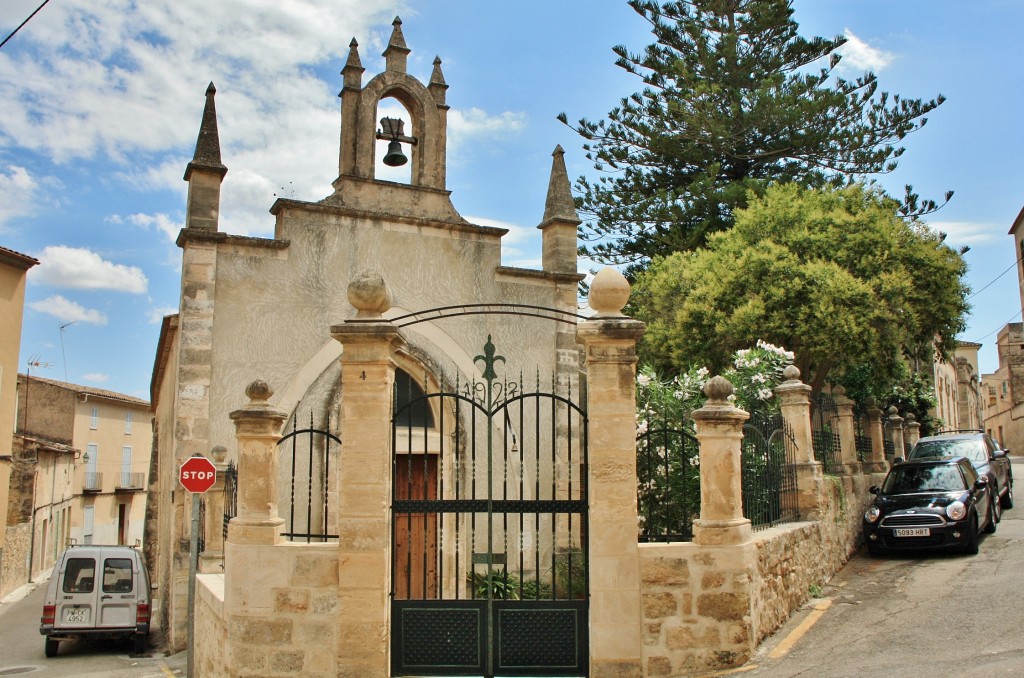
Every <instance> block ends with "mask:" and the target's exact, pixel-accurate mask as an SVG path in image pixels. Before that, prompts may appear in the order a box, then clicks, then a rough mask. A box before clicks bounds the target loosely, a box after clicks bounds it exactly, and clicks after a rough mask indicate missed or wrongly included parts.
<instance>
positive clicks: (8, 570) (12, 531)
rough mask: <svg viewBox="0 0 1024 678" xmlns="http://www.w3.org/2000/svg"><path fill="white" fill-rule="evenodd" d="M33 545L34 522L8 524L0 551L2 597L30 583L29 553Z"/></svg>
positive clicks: (0, 593)
mask: <svg viewBox="0 0 1024 678" xmlns="http://www.w3.org/2000/svg"><path fill="white" fill-rule="evenodd" d="M31 545H32V524H31V523H21V524H20V525H8V526H7V529H6V534H5V541H4V548H3V550H2V551H0V598H2V597H4V596H6V595H7V594H8V593H10V592H11V591H13V590H14V589H16V588H18V587H19V586H22V585H23V584H26V583H28V553H29V549H30V548H31Z"/></svg>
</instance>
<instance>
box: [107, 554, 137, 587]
mask: <svg viewBox="0 0 1024 678" xmlns="http://www.w3.org/2000/svg"><path fill="white" fill-rule="evenodd" d="M131 590H132V561H131V560H130V559H128V558H107V559H106V560H104V561H103V592H104V593H128V592H130V591H131Z"/></svg>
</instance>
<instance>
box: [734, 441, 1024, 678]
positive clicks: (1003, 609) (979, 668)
mask: <svg viewBox="0 0 1024 678" xmlns="http://www.w3.org/2000/svg"><path fill="white" fill-rule="evenodd" d="M1014 462H1015V463H1014V466H1015V468H1017V469H1019V472H1018V474H1017V475H1018V488H1019V490H1020V492H1019V493H1018V497H1017V501H1018V505H1017V507H1016V508H1014V509H1011V510H1009V511H1006V512H1004V513H1003V520H1002V522H1001V523H999V526H998V529H997V531H996V533H995V534H991V535H986V536H984V537H983V538H982V539H981V544H980V548H981V552H980V553H979V554H978V555H976V556H964V555H954V554H928V555H921V556H917V555H915V556H887V557H883V558H872V557H870V556H868V555H867V554H866V553H865V552H863V551H862V552H860V553H858V554H857V555H856V556H854V558H853V559H851V560H850V562H849V563H847V565H846V567H844V568H843V570H841V571H840V572H839V573H838V574H837V575H836V576H835V577H833V578H832V581H830V582H828V583H827V584H826V585H825V586H823V587H822V594H821V598H820V599H818V600H813V601H811V602H810V603H809V604H808V605H805V606H804V608H803V609H801V610H800V611H798V612H797V613H796V614H794V615H793V616H792V617H791V618H790V620H789V621H788V622H787V623H786V624H785V625H784V626H783V628H782V629H780V630H779V631H778V632H776V633H775V635H774V636H772V637H771V638H769V639H767V640H766V641H765V642H764V643H762V645H761V647H760V648H759V649H758V651H757V653H756V655H755V656H754V658H753V659H752V660H751V661H750V662H749V663H748V664H747V665H745V666H743V667H741V668H740V669H737V670H734V671H731V672H721V673H719V674H716V675H728V674H739V673H743V675H744V676H750V677H751V678H754V677H757V678H795V677H796V676H801V677H815V678H817V677H819V676H820V677H826V676H827V677H828V678H845V677H847V676H851V677H852V676H857V677H861V676H872V677H877V678H920V677H922V676H927V677H928V678H944V677H946V676H959V677H964V678H970V677H973V676H978V677H981V676H985V677H986V678H987V677H991V676H1024V485H1022V484H1020V483H1021V482H1024V481H1022V480H1021V479H1022V478H1024V459H1021V458H1018V459H1015V460H1014ZM815 608H820V609H818V610H815ZM816 618H817V619H816ZM815 619H816V620H815ZM808 624H810V627H809V630H807V629H806V627H807V625H808ZM787 647H789V648H790V649H789V650H788V651H786V648H787ZM780 654H781V656H779V655H780Z"/></svg>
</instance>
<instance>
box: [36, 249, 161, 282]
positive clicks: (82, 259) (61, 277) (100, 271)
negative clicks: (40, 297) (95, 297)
mask: <svg viewBox="0 0 1024 678" xmlns="http://www.w3.org/2000/svg"><path fill="white" fill-rule="evenodd" d="M38 258H39V265H38V266H36V267H35V268H32V269H30V270H29V276H31V280H32V282H33V283H36V284H43V285H52V286H54V287H65V288H70V289H84V290H115V291H118V292H130V293H133V294H143V293H145V292H146V288H147V286H148V284H149V281H148V280H147V279H146V276H145V274H144V273H143V272H142V269H140V268H138V267H135V266H124V265H122V264H115V263H112V262H109V261H105V260H104V259H102V258H101V257H100V255H98V254H96V253H95V252H93V251H91V250H88V249H84V248H78V247H66V246H64V245H53V246H50V247H47V248H45V249H44V250H43V251H42V253H41V254H40V255H39V257H38Z"/></svg>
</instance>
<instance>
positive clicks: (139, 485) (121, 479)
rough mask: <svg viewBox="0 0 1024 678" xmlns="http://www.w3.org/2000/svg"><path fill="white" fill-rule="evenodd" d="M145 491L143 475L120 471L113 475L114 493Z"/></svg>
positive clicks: (144, 477)
mask: <svg viewBox="0 0 1024 678" xmlns="http://www.w3.org/2000/svg"><path fill="white" fill-rule="evenodd" d="M144 489H146V474H145V473H129V472H127V471H122V472H121V473H117V474H115V475H114V491H115V492H142V491H143V490H144Z"/></svg>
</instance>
